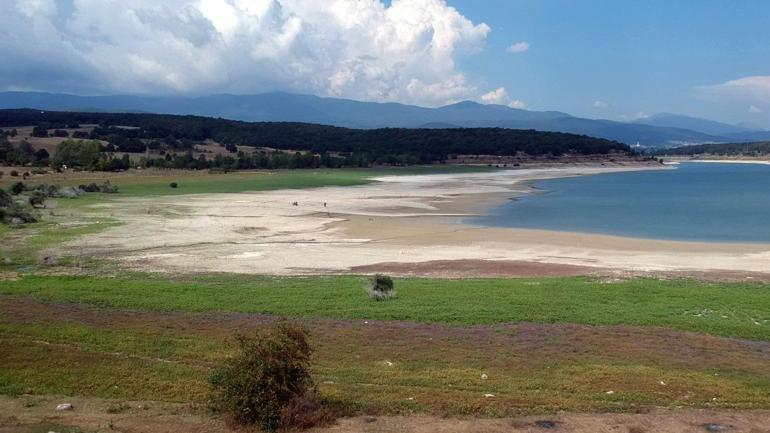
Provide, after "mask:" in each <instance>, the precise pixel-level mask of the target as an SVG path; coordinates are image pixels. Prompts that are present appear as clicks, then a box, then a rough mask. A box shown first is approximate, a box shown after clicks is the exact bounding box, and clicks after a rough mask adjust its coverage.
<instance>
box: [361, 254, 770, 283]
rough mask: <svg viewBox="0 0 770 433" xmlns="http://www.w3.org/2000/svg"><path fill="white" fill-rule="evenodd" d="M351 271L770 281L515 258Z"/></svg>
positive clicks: (768, 278)
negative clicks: (517, 259)
mask: <svg viewBox="0 0 770 433" xmlns="http://www.w3.org/2000/svg"><path fill="white" fill-rule="evenodd" d="M350 270H351V272H353V273H361V274H372V273H376V272H381V273H387V274H393V275H399V276H410V277H435V278H539V277H579V276H596V277H608V278H634V277H655V278H691V279H695V280H700V281H717V282H756V283H770V274H768V273H764V272H746V271H730V270H702V271H694V270H682V271H659V272H644V271H630V270H620V269H607V268H598V267H592V266H578V265H564V264H557V263H542V262H527V261H515V260H476V259H464V260H433V261H428V262H419V263H406V262H386V263H376V264H373V265H366V266H356V267H353V268H351V269H350Z"/></svg>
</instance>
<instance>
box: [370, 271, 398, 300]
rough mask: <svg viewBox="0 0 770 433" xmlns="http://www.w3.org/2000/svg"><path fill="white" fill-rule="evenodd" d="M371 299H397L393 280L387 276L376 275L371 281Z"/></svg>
mask: <svg viewBox="0 0 770 433" xmlns="http://www.w3.org/2000/svg"><path fill="white" fill-rule="evenodd" d="M368 292H369V297H370V298H372V299H374V300H375V301H385V300H388V299H393V298H395V297H396V292H395V290H393V279H392V278H390V277H389V276H387V275H382V274H376V275H375V276H373V277H372V279H371V280H370V281H369V290H368Z"/></svg>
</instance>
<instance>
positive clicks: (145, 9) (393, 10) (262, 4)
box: [0, 0, 490, 105]
mask: <svg viewBox="0 0 770 433" xmlns="http://www.w3.org/2000/svg"><path fill="white" fill-rule="evenodd" d="M60 1H65V0H60ZM66 1H69V0H66ZM62 4H63V3H62ZM62 4H58V6H59V7H57V3H56V2H55V1H53V0H3V1H2V2H0V56H1V57H2V58H4V59H13V61H12V62H10V61H9V62H3V64H0V89H2V88H12V87H13V88H30V89H35V88H37V89H41V90H58V91H61V90H70V91H80V92H88V91H90V92H107V93H118V92H125V93H150V92H171V93H173V92H187V93H212V92H232V93H249V92H260V91H267V90H277V89H280V90H291V91H297V92H308V93H315V94H321V95H331V96H340V97H347V98H353V99H364V100H378V101H400V102H407V103H418V104H425V105H438V104H443V103H447V102H453V101H457V100H461V99H475V98H476V97H477V95H478V89H477V88H476V86H475V85H473V84H472V83H470V82H469V80H468V79H467V77H466V76H465V75H464V74H463V73H462V71H460V70H458V68H457V66H456V60H457V59H458V58H459V57H460V56H462V55H468V54H472V53H474V52H477V51H479V50H480V49H481V48H482V47H483V44H484V41H485V39H486V36H487V34H488V33H489V31H490V28H489V27H488V26H487V25H486V24H484V23H480V24H474V23H473V22H471V21H470V20H469V19H468V18H466V17H465V16H463V15H462V14H461V13H460V12H458V11H457V10H456V9H455V8H453V7H451V6H449V5H447V4H446V1H445V0H393V1H392V2H391V4H390V6H386V5H385V4H384V3H383V1H382V0H165V1H161V2H159V1H157V0H71V5H69V6H68V7H61V5H62ZM52 83H59V88H51V87H50V86H52Z"/></svg>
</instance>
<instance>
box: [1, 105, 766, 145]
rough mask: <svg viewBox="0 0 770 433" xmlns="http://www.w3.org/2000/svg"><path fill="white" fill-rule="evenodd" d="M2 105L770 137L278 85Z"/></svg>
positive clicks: (668, 139)
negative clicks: (329, 94)
mask: <svg viewBox="0 0 770 433" xmlns="http://www.w3.org/2000/svg"><path fill="white" fill-rule="evenodd" d="M0 108H34V109H39V110H57V111H97V112H103V111H106V112H148V113H159V114H183V115H198V116H207V117H221V118H227V119H233V120H243V121H292V122H307V123H318V124H324V125H334V126H344V127H349V128H365V129H368V128H381V127H402V128H447V127H500V128H513V129H536V130H541V131H558V132H568V133H574V134H584V135H589V136H594V137H600V138H607V139H611V140H617V141H620V142H623V143H626V144H629V145H637V144H638V145H640V146H644V147H671V146H681V145H684V144H700V143H719V142H748V141H760V140H770V131H766V130H760V129H756V128H752V127H747V126H741V125H729V124H725V123H720V122H715V121H712V120H706V119H698V118H694V117H688V116H682V115H675V114H668V113H662V114H658V115H655V116H652V117H648V118H644V119H639V120H637V121H634V122H617V121H612V120H604V119H587V118H581V117H575V116H571V115H569V114H567V113H562V112H559V111H530V110H522V109H515V108H510V107H507V106H504V105H494V104H491V105H485V104H479V103H476V102H471V101H464V102H459V103H456V104H451V105H446V106H443V107H438V108H428V107H418V106H414V105H406V104H398V103H377V102H361V101H353V100H349V99H339V98H324V97H319V96H312V95H301V94H292V93H283V92H272V93H264V94H259V95H227V94H221V95H209V96H198V97H181V96H76V95H67V94H56V93H42V92H0Z"/></svg>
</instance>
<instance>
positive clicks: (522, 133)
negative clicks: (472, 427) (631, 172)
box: [0, 110, 630, 164]
mask: <svg viewBox="0 0 770 433" xmlns="http://www.w3.org/2000/svg"><path fill="white" fill-rule="evenodd" d="M83 124H96V125H98V126H97V127H95V128H94V129H93V130H92V131H91V132H90V133H84V132H82V131H80V132H76V134H79V135H77V136H75V135H73V138H78V139H99V140H103V141H107V142H109V143H110V148H109V149H106V150H108V151H110V150H114V151H120V152H134V153H136V152H144V151H145V150H146V149H147V148H148V147H149V148H150V149H151V150H164V151H169V152H176V151H184V150H186V149H191V148H192V147H193V146H194V145H195V144H196V143H200V142H203V141H205V140H214V141H216V142H218V143H220V144H222V145H223V146H225V147H226V148H227V149H229V150H231V151H232V152H233V153H235V151H236V146H251V147H255V148H272V149H279V150H295V151H302V152H310V153H313V154H316V155H323V154H327V153H333V154H337V155H343V156H348V157H349V156H350V155H354V154H355V155H359V157H358V160H361V159H364V160H366V161H367V162H368V163H382V164H408V163H433V162H440V161H444V160H446V159H447V157H449V156H451V155H458V154H461V155H500V156H514V155H519V154H526V155H530V156H544V155H553V156H560V155H565V154H580V155H595V154H608V153H613V152H621V153H629V152H630V148H629V147H628V146H627V145H625V144H622V143H618V142H616V141H610V140H605V139H598V138H593V137H588V136H583V135H574V134H565V133H558V132H540V131H535V130H514V129H502V128H455V129H402V128H385V129H348V128H339V127H333V126H324V125H315V124H306V123H291V122H254V123H250V122H240V121H233V120H226V119H215V118H207V117H197V116H174V115H158V114H142V113H76V112H53V111H39V110H0V127H4V128H9V127H16V126H21V125H27V126H29V125H34V126H36V128H35V131H34V132H33V135H35V134H45V133H46V132H47V133H48V135H49V136H52V135H53V136H56V134H61V132H62V130H63V129H66V128H77V127H78V126H79V125H83Z"/></svg>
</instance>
